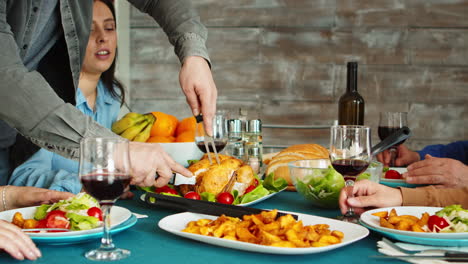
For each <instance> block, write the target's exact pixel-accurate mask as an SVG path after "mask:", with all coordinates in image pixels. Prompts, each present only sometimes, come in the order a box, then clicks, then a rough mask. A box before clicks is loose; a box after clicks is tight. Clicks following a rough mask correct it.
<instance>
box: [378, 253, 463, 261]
mask: <svg viewBox="0 0 468 264" xmlns="http://www.w3.org/2000/svg"><path fill="white" fill-rule="evenodd" d="M370 257H371V258H378V259H388V258H402V259H413V258H414V259H442V260H449V261H453V262H467V261H468V253H459V252H456V253H455V252H445V253H444V255H394V256H388V255H375V256H370Z"/></svg>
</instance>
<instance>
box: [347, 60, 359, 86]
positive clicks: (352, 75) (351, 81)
mask: <svg viewBox="0 0 468 264" xmlns="http://www.w3.org/2000/svg"><path fill="white" fill-rule="evenodd" d="M346 85H347V86H346V91H347V92H357V64H351V65H348V79H347V84H346Z"/></svg>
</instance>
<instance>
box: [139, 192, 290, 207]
mask: <svg viewBox="0 0 468 264" xmlns="http://www.w3.org/2000/svg"><path fill="white" fill-rule="evenodd" d="M284 190H286V188H284V189H282V190H280V191H278V192H274V193H270V194H268V195H265V196H263V197H260V198H259V199H257V200H255V201H251V202H248V203H243V204H236V205H238V206H249V205H253V204H256V203H259V202H261V201H264V200H266V199H268V198H270V197H272V196H274V195H276V194H278V193H280V192H282V191H284ZM145 197H146V194H145V193H144V194H142V195H141V196H140V200H142V201H143V202H145Z"/></svg>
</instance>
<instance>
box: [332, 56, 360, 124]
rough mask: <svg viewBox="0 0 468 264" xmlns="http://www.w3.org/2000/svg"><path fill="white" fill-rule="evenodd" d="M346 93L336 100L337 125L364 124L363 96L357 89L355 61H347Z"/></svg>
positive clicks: (356, 66)
mask: <svg viewBox="0 0 468 264" xmlns="http://www.w3.org/2000/svg"><path fill="white" fill-rule="evenodd" d="M347 66H348V78H347V82H346V93H344V94H343V95H342V96H341V97H340V100H339V102H338V124H339V125H364V98H362V96H361V95H360V94H359V93H358V91H357V70H358V64H357V62H348V65H347Z"/></svg>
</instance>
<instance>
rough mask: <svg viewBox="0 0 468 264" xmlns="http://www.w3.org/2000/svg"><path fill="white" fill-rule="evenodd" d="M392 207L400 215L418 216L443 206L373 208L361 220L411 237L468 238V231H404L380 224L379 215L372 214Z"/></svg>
mask: <svg viewBox="0 0 468 264" xmlns="http://www.w3.org/2000/svg"><path fill="white" fill-rule="evenodd" d="M392 208H395V211H396V213H397V214H398V215H414V216H416V217H418V218H420V217H421V215H422V214H423V213H425V212H427V213H429V215H433V214H435V213H436V212H437V211H439V210H441V209H442V208H441V207H421V206H399V207H387V208H379V209H373V210H369V211H366V212H364V213H363V214H362V215H361V221H362V222H363V223H364V224H366V225H368V226H369V227H372V228H373V229H376V230H379V231H383V232H387V233H394V234H399V235H405V236H411V237H421V238H431V239H468V232H463V233H432V232H429V233H423V232H412V231H402V230H397V229H392V228H386V227H381V226H380V219H379V217H377V216H374V215H372V214H373V213H376V212H381V211H387V212H390V210H392Z"/></svg>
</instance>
